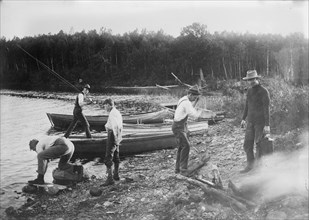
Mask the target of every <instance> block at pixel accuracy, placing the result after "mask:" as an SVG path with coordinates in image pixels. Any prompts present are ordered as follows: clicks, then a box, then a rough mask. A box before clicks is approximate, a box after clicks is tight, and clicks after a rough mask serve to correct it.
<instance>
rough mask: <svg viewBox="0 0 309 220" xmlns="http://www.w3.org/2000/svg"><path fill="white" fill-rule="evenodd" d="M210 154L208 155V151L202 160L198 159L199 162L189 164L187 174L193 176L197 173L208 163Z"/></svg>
mask: <svg viewBox="0 0 309 220" xmlns="http://www.w3.org/2000/svg"><path fill="white" fill-rule="evenodd" d="M209 159H210V156H209V155H208V153H207V152H206V153H205V154H204V155H203V156H202V158H201V160H199V161H197V162H192V163H191V164H189V167H188V170H187V173H186V176H187V177H192V176H194V175H195V174H197V172H198V171H199V170H200V169H201V168H202V167H203V166H205V165H206V164H207V162H208V161H209Z"/></svg>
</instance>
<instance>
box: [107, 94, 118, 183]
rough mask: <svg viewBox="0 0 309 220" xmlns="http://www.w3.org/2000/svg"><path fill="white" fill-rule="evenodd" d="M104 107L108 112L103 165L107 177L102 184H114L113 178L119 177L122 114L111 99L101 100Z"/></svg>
mask: <svg viewBox="0 0 309 220" xmlns="http://www.w3.org/2000/svg"><path fill="white" fill-rule="evenodd" d="M103 106H104V109H105V110H106V111H107V112H108V113H109V115H108V119H107V122H106V124H105V129H106V131H107V135H108V136H107V144H106V151H105V165H106V168H107V175H108V176H107V179H106V181H105V183H104V184H103V186H108V185H112V184H114V183H115V182H114V180H116V181H118V180H120V178H119V163H120V158H119V144H120V142H121V140H122V130H123V125H122V115H121V113H120V112H119V111H118V110H117V109H116V107H115V106H114V102H113V100H112V99H106V100H105V101H104V102H103ZM113 163H114V173H113V175H112V165H113Z"/></svg>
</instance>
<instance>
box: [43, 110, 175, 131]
mask: <svg viewBox="0 0 309 220" xmlns="http://www.w3.org/2000/svg"><path fill="white" fill-rule="evenodd" d="M46 114H47V117H48V119H49V121H50V123H51V125H52V127H53V128H54V129H56V130H61V131H62V130H66V129H67V128H68V127H69V125H70V123H71V122H72V121H73V115H67V114H55V113H46ZM171 116H172V113H171V112H170V111H169V110H166V109H164V110H161V111H158V112H151V113H142V114H136V115H123V116H122V118H123V123H127V124H154V123H163V122H164V120H165V119H166V118H170V117H171ZM86 118H87V120H88V122H89V124H90V129H91V130H96V131H104V130H105V127H104V125H105V124H106V122H107V119H108V116H107V115H94V116H87V115H86ZM80 129H81V123H79V122H78V123H77V125H76V127H75V130H80Z"/></svg>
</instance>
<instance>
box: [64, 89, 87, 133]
mask: <svg viewBox="0 0 309 220" xmlns="http://www.w3.org/2000/svg"><path fill="white" fill-rule="evenodd" d="M89 91H90V85H89V84H86V85H85V86H84V88H83V91H82V92H81V93H79V94H78V95H77V96H76V99H75V107H74V110H73V121H72V122H71V124H70V126H69V128H68V129H67V131H66V133H65V135H64V137H66V138H68V137H69V136H70V134H71V132H72V131H73V130H74V128H75V126H76V124H77V122H78V121H80V122H81V123H82V126H83V128H84V129H85V132H86V136H87V138H91V134H90V128H89V127H90V125H89V122H88V121H87V119H86V117H85V115H84V114H83V109H82V107H83V106H84V105H86V104H87V103H86V102H85V98H86V95H87V94H88V93H89ZM90 101H91V99H90ZM90 103H91V102H90Z"/></svg>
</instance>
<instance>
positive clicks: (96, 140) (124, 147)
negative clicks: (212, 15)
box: [70, 122, 208, 158]
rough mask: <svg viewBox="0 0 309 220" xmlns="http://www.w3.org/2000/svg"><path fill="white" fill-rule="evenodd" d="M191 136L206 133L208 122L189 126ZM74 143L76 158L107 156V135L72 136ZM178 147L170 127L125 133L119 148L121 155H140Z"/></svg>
mask: <svg viewBox="0 0 309 220" xmlns="http://www.w3.org/2000/svg"><path fill="white" fill-rule="evenodd" d="M188 127H189V130H190V134H195V133H202V132H205V131H206V130H207V128H208V123H207V122H194V123H189V125H188ZM70 140H71V141H72V142H73V143H74V146H75V152H74V157H79V158H80V157H102V158H104V156H105V148H106V140H107V134H106V132H104V134H101V135H100V136H93V138H91V139H90V138H86V137H84V136H83V137H81V136H71V137H70ZM175 147H176V140H175V137H174V135H173V132H172V130H171V126H169V131H167V130H160V129H158V130H157V132H154V131H152V132H149V130H147V129H146V130H144V132H142V131H141V132H135V133H125V134H124V135H123V140H122V142H121V144H120V146H119V148H120V149H119V151H120V154H121V155H131V154H139V153H144V152H149V151H155V150H162V149H169V148H175Z"/></svg>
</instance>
